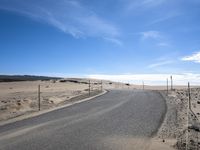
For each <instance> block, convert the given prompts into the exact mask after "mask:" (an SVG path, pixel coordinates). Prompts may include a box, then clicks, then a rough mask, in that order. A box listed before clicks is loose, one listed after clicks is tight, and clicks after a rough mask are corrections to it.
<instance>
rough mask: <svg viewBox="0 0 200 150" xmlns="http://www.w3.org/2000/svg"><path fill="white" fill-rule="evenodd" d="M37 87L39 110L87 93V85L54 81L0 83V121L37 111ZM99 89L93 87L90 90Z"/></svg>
mask: <svg viewBox="0 0 200 150" xmlns="http://www.w3.org/2000/svg"><path fill="white" fill-rule="evenodd" d="M38 85H40V87H41V94H40V95H41V109H42V110H43V109H48V108H50V107H55V106H56V105H58V104H60V103H62V102H65V101H68V100H70V99H71V98H73V97H77V96H80V95H83V94H87V93H88V84H85V83H73V82H59V81H57V82H55V83H54V81H33V82H31V81H26V82H7V83H6V82H2V83H0V89H1V90H0V121H2V120H7V119H9V118H13V117H16V116H20V115H23V114H25V113H27V112H33V111H37V110H38ZM97 88H98V89H100V87H99V85H98V86H96V85H93V86H92V87H91V90H93V91H94V90H97Z"/></svg>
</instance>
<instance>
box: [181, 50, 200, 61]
mask: <svg viewBox="0 0 200 150" xmlns="http://www.w3.org/2000/svg"><path fill="white" fill-rule="evenodd" d="M181 60H182V61H191V62H195V63H200V51H199V52H196V53H194V54H192V55H189V56H184V57H182V58H181Z"/></svg>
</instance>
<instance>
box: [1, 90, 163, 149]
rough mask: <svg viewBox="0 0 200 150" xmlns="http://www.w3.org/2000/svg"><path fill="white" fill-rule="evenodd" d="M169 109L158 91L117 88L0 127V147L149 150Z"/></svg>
mask: <svg viewBox="0 0 200 150" xmlns="http://www.w3.org/2000/svg"><path fill="white" fill-rule="evenodd" d="M165 111H166V105H165V101H164V99H163V98H162V96H161V95H160V94H159V93H158V92H153V91H140V90H134V91H133V90H113V91H110V92H108V93H107V94H105V95H103V96H100V97H97V98H95V99H93V100H90V101H86V102H83V103H79V104H75V105H72V106H70V107H67V108H62V109H59V110H55V111H52V112H49V113H46V114H43V115H41V116H37V117H34V118H30V119H26V120H22V121H19V122H15V123H12V124H8V125H4V126H0V149H1V150H56V149H57V150H134V149H137V150H138V149H140V150H141V149H148V146H149V145H148V143H149V140H150V138H151V137H152V136H153V134H154V133H155V132H156V131H157V129H158V128H159V126H160V124H161V123H162V120H163V116H164V115H165Z"/></svg>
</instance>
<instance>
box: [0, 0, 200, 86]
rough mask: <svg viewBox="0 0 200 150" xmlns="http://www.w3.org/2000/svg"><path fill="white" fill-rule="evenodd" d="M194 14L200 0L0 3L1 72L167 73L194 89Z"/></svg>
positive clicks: (197, 47)
mask: <svg viewBox="0 0 200 150" xmlns="http://www.w3.org/2000/svg"><path fill="white" fill-rule="evenodd" d="M199 8H200V1H199V0H184V1H183V0H101V1H98V0H59V1H58V0H9V1H8V0H0V20H1V21H0V51H1V55H0V74H35V75H53V76H85V77H95V78H106V79H112V78H113V77H115V78H116V79H115V80H126V81H128V80H134V79H138V80H147V79H146V78H151V79H152V80H151V81H154V80H156V79H155V78H152V76H155V75H157V77H156V78H159V80H163V79H164V78H166V77H167V76H169V75H171V74H173V75H174V76H177V78H181V79H182V80H183V79H187V80H192V81H193V82H194V83H195V84H196V83H199V81H198V80H199V79H200V34H199V33H200V18H199V16H200V9H199ZM141 75H142V77H143V78H145V79H143V78H142V77H141ZM143 75H149V76H143ZM121 76H123V78H121ZM138 76H140V77H141V78H138ZM180 76H181V77H180ZM148 81H149V80H147V82H148ZM149 83H150V82H149Z"/></svg>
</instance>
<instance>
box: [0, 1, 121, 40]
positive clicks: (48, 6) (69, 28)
mask: <svg viewBox="0 0 200 150" xmlns="http://www.w3.org/2000/svg"><path fill="white" fill-rule="evenodd" d="M0 9H2V10H7V11H12V12H16V13H20V14H23V15H25V16H27V17H29V18H32V19H34V20H39V21H42V22H46V23H48V24H50V25H52V26H54V27H56V28H58V29H60V30H61V31H63V32H65V33H67V34H70V35H72V36H73V37H74V38H81V37H100V38H103V39H104V38H108V39H113V40H110V42H113V43H115V44H116V43H117V42H116V41H120V40H119V37H120V32H119V29H118V28H117V27H116V26H115V25H113V24H112V23H110V22H108V21H107V20H104V19H103V18H101V17H99V16H98V15H97V14H96V13H95V12H93V11H91V10H89V9H88V8H87V7H86V6H84V5H83V4H81V3H80V2H78V1H76V0H74V1H72V0H60V1H56V0H41V1H34V0H9V1H7V0H0ZM120 42H121V41H120ZM118 43H119V42H118Z"/></svg>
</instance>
